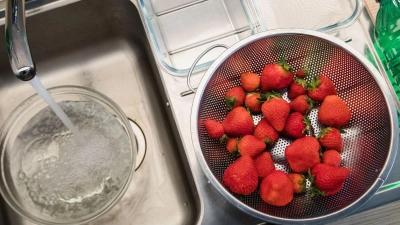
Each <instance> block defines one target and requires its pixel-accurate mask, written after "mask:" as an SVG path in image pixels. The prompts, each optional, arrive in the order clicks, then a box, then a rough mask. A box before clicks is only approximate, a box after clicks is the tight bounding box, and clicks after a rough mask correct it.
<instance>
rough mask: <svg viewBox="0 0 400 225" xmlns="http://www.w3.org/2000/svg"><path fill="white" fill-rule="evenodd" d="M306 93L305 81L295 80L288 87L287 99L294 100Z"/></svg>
mask: <svg viewBox="0 0 400 225" xmlns="http://www.w3.org/2000/svg"><path fill="white" fill-rule="evenodd" d="M306 93H307V81H306V80H304V79H301V78H296V79H295V80H294V82H292V83H291V84H290V86H289V90H288V97H289V98H290V99H295V98H296V97H297V96H299V95H305V94H306Z"/></svg>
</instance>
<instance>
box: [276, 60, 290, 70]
mask: <svg viewBox="0 0 400 225" xmlns="http://www.w3.org/2000/svg"><path fill="white" fill-rule="evenodd" d="M278 64H279V65H281V66H282V67H283V69H285V70H286V71H293V68H292V67H291V66H290V65H289V64H287V62H286V57H283V58H282V59H281V60H280V61H279V62H278Z"/></svg>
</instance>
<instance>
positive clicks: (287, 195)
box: [260, 170, 294, 206]
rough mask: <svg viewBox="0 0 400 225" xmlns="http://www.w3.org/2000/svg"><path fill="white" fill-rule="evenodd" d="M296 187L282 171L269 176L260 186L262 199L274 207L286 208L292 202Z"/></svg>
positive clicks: (271, 173) (273, 172)
mask: <svg viewBox="0 0 400 225" xmlns="http://www.w3.org/2000/svg"><path fill="white" fill-rule="evenodd" d="M293 194H294V187H293V184H292V181H291V180H290V179H289V177H288V175H287V174H286V173H284V172H282V171H280V170H274V171H272V172H270V173H268V174H267V176H266V177H265V178H264V179H263V180H262V181H261V184H260V196H261V199H262V200H263V201H264V202H266V203H268V204H270V205H273V206H285V205H287V204H288V203H289V202H291V201H292V199H293Z"/></svg>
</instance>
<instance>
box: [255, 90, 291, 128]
mask: <svg viewBox="0 0 400 225" xmlns="http://www.w3.org/2000/svg"><path fill="white" fill-rule="evenodd" d="M261 112H262V114H263V115H264V117H265V118H266V119H267V121H268V123H269V124H271V126H272V127H273V128H275V130H276V131H278V132H280V131H282V130H283V128H284V127H285V123H286V119H287V117H288V116H289V113H290V106H289V103H288V102H287V101H286V100H284V99H283V98H280V95H279V94H278V93H270V94H268V97H267V101H265V102H264V103H263V104H262V105H261Z"/></svg>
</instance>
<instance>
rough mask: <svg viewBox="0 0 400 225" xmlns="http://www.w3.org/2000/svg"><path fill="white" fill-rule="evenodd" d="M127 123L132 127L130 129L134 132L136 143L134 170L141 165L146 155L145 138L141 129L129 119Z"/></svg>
mask: <svg viewBox="0 0 400 225" xmlns="http://www.w3.org/2000/svg"><path fill="white" fill-rule="evenodd" d="M129 124H130V125H131V127H132V131H133V133H134V134H135V138H136V143H137V154H136V167H135V171H136V170H137V169H138V168H139V167H140V166H141V165H142V163H143V160H144V157H145V156H146V138H145V137H144V134H143V131H142V129H140V127H139V126H138V125H137V124H136V123H135V122H133V121H132V120H131V119H129Z"/></svg>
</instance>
